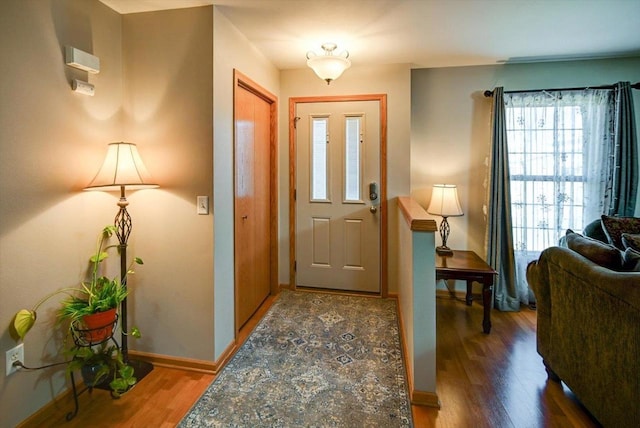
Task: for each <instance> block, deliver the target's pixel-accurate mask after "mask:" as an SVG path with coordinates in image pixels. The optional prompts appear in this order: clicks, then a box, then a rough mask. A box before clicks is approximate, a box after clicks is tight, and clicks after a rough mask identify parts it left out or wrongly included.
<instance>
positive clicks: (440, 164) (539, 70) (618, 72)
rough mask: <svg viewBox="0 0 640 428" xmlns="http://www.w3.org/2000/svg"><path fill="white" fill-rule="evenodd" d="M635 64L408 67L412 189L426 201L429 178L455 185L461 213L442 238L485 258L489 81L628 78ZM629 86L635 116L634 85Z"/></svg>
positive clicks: (569, 83)
mask: <svg viewBox="0 0 640 428" xmlns="http://www.w3.org/2000/svg"><path fill="white" fill-rule="evenodd" d="M638 70H640V58H625V59H609V60H597V61H596V60H594V61H572V62H551V63H538V64H517V65H513V64H512V65H495V66H479V67H454V68H437V69H421V70H412V72H411V195H412V196H413V197H414V198H415V199H416V200H417V201H418V202H420V203H421V204H422V205H423V206H424V207H425V208H426V207H427V205H428V203H429V200H430V198H431V186H432V185H433V184H435V183H443V182H445V183H451V184H457V185H458V193H459V197H460V203H461V205H462V210H463V211H464V216H463V217H454V218H450V219H449V225H450V226H451V235H450V237H449V241H448V245H449V246H450V247H452V248H458V249H469V250H473V251H475V252H476V253H478V254H479V255H480V256H481V257H483V258H484V257H485V251H484V238H485V219H484V216H483V213H482V204H483V202H484V196H485V190H484V187H483V182H484V179H485V174H486V167H485V158H486V157H487V156H488V155H489V149H490V144H489V139H490V121H491V99H490V98H485V97H484V95H483V92H484V91H485V90H486V89H493V88H494V87H496V86H503V87H504V88H505V90H507V91H508V90H518V89H536V88H539V89H541V88H563V87H578V86H588V85H592V86H594V85H606V84H612V83H615V82H618V81H631V82H632V83H633V82H637V81H638V80H639V78H640V72H639V71H638ZM633 93H634V99H635V110H636V121H637V123H640V91H633ZM637 209H638V210H640V207H638V208H637ZM638 212H640V211H638ZM435 219H436V220H437V222H438V224H440V220H441V219H440V218H439V217H437V218H435ZM436 243H437V245H440V237H439V236H437V237H436ZM463 285H464V284H462V283H460V284H458V287H460V288H461V289H462V288H463V287H462V286H463Z"/></svg>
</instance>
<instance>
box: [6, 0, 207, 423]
mask: <svg viewBox="0 0 640 428" xmlns="http://www.w3.org/2000/svg"><path fill="white" fill-rule="evenodd" d="M0 19H1V20H2V21H1V22H0V24H1V25H0V32H1V34H2V36H3V37H2V40H10V41H14V42H12V43H3V44H2V46H1V47H0V54H1V57H2V63H1V64H2V72H3V73H2V74H3V78H2V80H1V81H0V85H2V86H1V88H2V92H1V93H2V103H1V104H0V112H1V115H0V121H1V122H0V151H1V152H0V162H1V165H2V168H1V169H0V174H1V175H0V226H1V227H0V231H1V234H0V254H1V257H0V284H1V285H0V293H1V294H0V326H2V327H1V330H0V331H1V332H2V336H1V337H0V344H1V347H0V351H2V353H3V354H4V351H5V350H7V349H9V348H11V347H13V346H15V345H16V341H15V340H14V339H13V338H11V337H10V335H9V331H8V326H9V324H10V321H11V318H12V316H13V314H14V313H15V312H16V311H17V310H18V309H20V308H23V307H24V308H30V307H32V306H33V305H34V304H35V303H36V302H37V300H38V299H39V298H41V297H42V296H44V295H45V294H47V293H48V292H50V291H53V290H56V289H59V288H62V287H65V286H73V285H77V284H78V283H79V281H80V280H82V279H83V277H84V272H85V269H86V268H87V260H88V256H89V254H90V252H91V251H92V249H93V247H94V244H95V239H96V236H97V233H98V232H99V230H100V229H101V228H102V227H103V226H104V225H107V224H110V223H111V222H112V221H113V217H114V215H115V213H116V212H117V206H116V202H117V196H118V195H117V194H114V193H104V192H82V191H81V189H82V188H83V187H84V186H86V185H87V184H88V183H89V182H90V181H91V179H92V178H93V176H94V175H95V173H96V172H97V170H98V168H99V166H100V164H101V162H102V159H103V158H104V154H105V152H106V145H107V143H109V142H113V141H130V142H135V143H137V144H138V146H139V149H140V152H141V154H142V157H143V159H144V161H145V163H146V165H147V167H148V169H149V170H150V172H151V173H152V175H153V176H154V178H155V180H156V181H157V182H158V183H159V184H160V185H161V188H160V189H159V190H147V191H138V192H129V194H128V195H127V196H128V199H129V201H130V206H129V212H130V214H131V216H132V218H133V224H134V229H133V233H132V235H131V238H130V241H129V243H130V249H129V254H130V255H137V256H139V257H141V258H143V259H144V261H145V265H144V266H142V267H140V268H139V269H137V274H136V275H135V276H133V277H131V279H130V285H131V286H132V287H133V288H134V292H133V294H132V297H131V298H130V305H129V318H130V325H132V324H136V325H138V326H139V327H140V329H141V330H142V333H143V338H142V339H140V340H139V341H135V340H130V348H131V349H137V350H141V351H146V352H152V353H158V354H165V355H170V356H177V357H188V358H195V359H203V360H209V361H213V359H214V338H213V333H214V331H213V264H212V260H213V217H212V215H208V216H198V215H196V208H195V200H196V196H197V195H207V196H210V197H211V196H212V187H213V182H212V175H213V170H212V168H213V153H212V152H213V149H212V141H213V120H212V117H213V78H212V74H213V65H212V63H213V58H212V45H213V27H212V20H213V13H212V7H205V8H195V9H186V10H176V11H166V12H158V13H148V14H134V15H127V16H124V17H123V16H120V15H119V14H117V13H115V12H113V11H112V10H111V9H109V8H107V7H106V6H104V5H103V4H102V3H100V2H98V1H93V0H90V1H87V0H66V1H51V2H49V1H45V0H42V1H40V0H39V1H29V2H24V1H18V0H10V1H5V2H2V3H0ZM67 44H68V45H72V46H74V47H77V48H79V49H82V50H85V51H87V52H92V53H94V54H95V55H96V56H98V57H99V58H100V61H101V71H100V73H99V74H97V75H88V76H87V73H86V72H82V71H78V70H75V69H72V68H69V67H66V66H65V65H64V57H63V49H64V46H65V45H67ZM71 78H80V79H83V80H87V79H88V81H89V82H90V83H92V84H94V85H95V87H96V95H95V96H94V97H88V96H84V95H79V94H76V93H74V92H72V91H71V88H70V83H69V82H70V80H71ZM118 266H119V265H118V262H117V258H115V257H114V258H113V259H112V262H110V263H109V271H110V273H111V274H112V275H117V272H118ZM57 305H58V301H57V300H56V299H52V300H51V301H50V302H49V303H47V304H46V305H45V306H43V307H42V308H41V309H40V310H39V311H38V321H37V323H36V325H35V327H34V329H33V330H32V331H31V332H30V333H29V335H28V336H27V337H26V339H25V341H24V342H25V358H26V363H27V365H30V366H39V365H43V364H48V363H52V362H58V361H61V360H62V359H63V357H62V354H61V352H60V350H61V348H62V347H63V344H62V340H61V338H60V337H59V336H60V334H58V333H54V334H52V333H51V332H52V329H51V327H52V326H53V322H54V320H55V309H56V308H57ZM53 331H54V332H56V331H58V330H56V329H53ZM193 332H197V334H194V333H193ZM65 386H66V382H65V377H64V367H58V368H56V369H51V370H46V371H39V372H20V373H17V374H15V375H13V376H11V377H9V378H5V377H4V375H3V376H0V395H1V399H0V426H14V425H15V424H16V423H18V422H19V421H21V420H23V419H25V418H26V417H27V416H29V415H30V414H31V413H33V412H34V411H36V410H37V409H38V408H40V407H41V406H43V405H44V404H46V403H48V402H49V401H50V400H51V399H52V398H53V397H54V396H56V395H58V394H59V393H60V392H61V391H62V390H63V389H64V388H65Z"/></svg>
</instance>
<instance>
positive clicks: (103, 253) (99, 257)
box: [89, 251, 109, 263]
mask: <svg viewBox="0 0 640 428" xmlns="http://www.w3.org/2000/svg"><path fill="white" fill-rule="evenodd" d="M107 257H109V253H107V252H106V251H101V252H99V253H98V254H94V255H93V256H91V258H89V261H90V262H91V263H100V262H101V261H103V260H104V259H106V258H107Z"/></svg>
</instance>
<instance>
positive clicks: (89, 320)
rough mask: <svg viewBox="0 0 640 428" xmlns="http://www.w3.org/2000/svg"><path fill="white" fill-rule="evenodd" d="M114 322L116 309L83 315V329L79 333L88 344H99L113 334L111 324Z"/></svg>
mask: <svg viewBox="0 0 640 428" xmlns="http://www.w3.org/2000/svg"><path fill="white" fill-rule="evenodd" d="M115 320H116V308H113V309H109V310H108V311H104V312H96V313H95V314H91V315H85V316H84V317H83V318H82V324H83V325H84V329H83V330H81V331H80V333H82V336H83V338H84V339H85V340H86V341H87V342H88V343H101V342H104V341H105V340H107V339H109V338H110V337H111V335H112V334H113V324H114V322H115Z"/></svg>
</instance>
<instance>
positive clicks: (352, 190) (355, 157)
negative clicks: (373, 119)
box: [344, 116, 363, 202]
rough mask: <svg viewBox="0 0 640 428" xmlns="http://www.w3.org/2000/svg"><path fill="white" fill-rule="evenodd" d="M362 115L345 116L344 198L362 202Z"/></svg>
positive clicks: (349, 200)
mask: <svg viewBox="0 0 640 428" xmlns="http://www.w3.org/2000/svg"><path fill="white" fill-rule="evenodd" d="M362 119H363V118H362V116H347V117H345V123H344V129H345V137H344V151H345V153H344V187H345V190H344V200H345V202H362V195H361V188H362V186H361V183H362V149H361V145H362V131H361V129H362Z"/></svg>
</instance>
